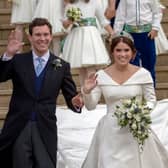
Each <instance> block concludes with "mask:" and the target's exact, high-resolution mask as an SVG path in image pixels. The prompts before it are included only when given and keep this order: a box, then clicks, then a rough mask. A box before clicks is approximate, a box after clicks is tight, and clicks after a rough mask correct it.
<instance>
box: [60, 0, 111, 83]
mask: <svg viewBox="0 0 168 168" xmlns="http://www.w3.org/2000/svg"><path fill="white" fill-rule="evenodd" d="M72 6H74V7H78V8H80V10H81V12H82V17H83V19H84V20H85V25H86V26H85V25H84V26H79V27H75V28H73V29H72V30H71V31H70V33H69V34H68V36H67V38H66V40H65V44H64V47H63V54H62V57H63V59H65V60H66V61H68V62H70V64H71V67H72V68H79V73H80V82H81V84H82V83H83V80H84V78H85V76H87V75H88V73H90V72H91V71H95V69H96V66H98V65H104V64H105V65H106V64H108V62H109V57H108V53H107V50H106V48H105V45H104V43H103V41H102V38H101V35H100V33H99V31H98V29H97V27H96V26H95V22H96V17H97V18H98V19H99V21H100V23H101V25H102V26H104V27H105V29H106V30H107V31H108V32H109V33H110V34H112V33H113V30H112V28H111V26H110V25H109V21H108V20H106V18H105V16H104V14H103V11H102V8H101V4H100V3H99V1H97V0H78V1H77V0H74V3H73V4H68V5H67V6H66V10H65V15H66V11H67V10H68V9H69V8H70V7H72ZM71 24H72V21H70V20H68V18H65V20H64V21H63V25H64V27H66V28H67V27H68V26H70V25H71Z"/></svg>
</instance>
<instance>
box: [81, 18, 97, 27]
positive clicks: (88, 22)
mask: <svg viewBox="0 0 168 168" xmlns="http://www.w3.org/2000/svg"><path fill="white" fill-rule="evenodd" d="M79 25H80V26H95V27H97V24H96V18H93V17H91V18H83V19H81V21H80V22H79Z"/></svg>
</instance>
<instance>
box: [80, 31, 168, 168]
mask: <svg viewBox="0 0 168 168" xmlns="http://www.w3.org/2000/svg"><path fill="white" fill-rule="evenodd" d="M111 51H112V56H113V59H114V63H113V64H112V65H110V66H109V67H107V68H106V69H104V70H99V71H98V72H97V75H95V74H91V75H90V76H89V78H88V79H86V80H85V84H84V86H83V89H82V92H83V98H84V102H85V106H86V107H87V108H88V109H89V110H92V109H94V108H96V105H97V103H98V101H99V98H100V96H101V94H103V96H104V99H105V102H106V105H107V114H106V115H105V116H104V117H102V119H101V120H100V121H99V123H98V125H97V127H96V131H95V133H94V136H93V139H92V143H91V145H90V148H89V151H88V154H87V156H86V159H85V161H84V163H83V165H82V168H135V167H136V168H167V165H168V152H167V151H166V149H165V148H164V146H163V145H162V144H161V142H160V140H159V139H158V138H157V136H156V135H155V133H154V132H153V131H151V134H150V135H149V137H148V139H146V141H145V144H144V146H143V151H142V152H141V151H140V150H139V146H138V143H137V141H136V140H135V139H134V138H133V136H132V134H131V133H130V132H129V130H128V128H127V127H124V128H120V126H119V125H118V123H117V118H116V117H114V116H113V114H114V111H115V107H116V105H118V104H119V102H120V100H121V99H124V98H132V97H134V96H136V97H137V98H138V99H140V100H141V99H142V98H144V99H146V101H147V104H148V106H149V107H150V108H154V105H155V103H156V97H155V91H154V87H153V81H152V78H151V75H150V73H149V72H148V71H147V70H145V69H144V68H140V67H137V66H134V65H132V64H130V63H129V62H130V60H131V59H132V58H133V57H134V56H135V53H136V50H135V48H134V45H133V41H132V39H131V37H130V36H129V35H128V34H125V33H124V34H118V36H116V37H114V38H113V40H112V45H111Z"/></svg>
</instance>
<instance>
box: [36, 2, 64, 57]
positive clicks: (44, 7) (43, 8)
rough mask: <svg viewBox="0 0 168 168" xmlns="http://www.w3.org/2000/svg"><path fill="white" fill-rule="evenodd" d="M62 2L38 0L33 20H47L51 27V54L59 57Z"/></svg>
mask: <svg viewBox="0 0 168 168" xmlns="http://www.w3.org/2000/svg"><path fill="white" fill-rule="evenodd" d="M63 4H64V0H38V4H37V7H36V11H35V14H34V18H36V17H42V18H46V19H48V20H49V22H50V23H51V25H52V27H53V32H52V33H53V43H52V45H53V47H52V49H53V52H54V53H55V54H56V55H57V56H59V54H60V40H61V35H63V34H62V33H61V32H62V21H61V20H62V18H63V8H64V7H63V6H64V5H63Z"/></svg>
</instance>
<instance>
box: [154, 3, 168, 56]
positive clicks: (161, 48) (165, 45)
mask: <svg viewBox="0 0 168 168" xmlns="http://www.w3.org/2000/svg"><path fill="white" fill-rule="evenodd" d="M159 6H160V22H161V21H162V17H163V12H164V10H165V6H163V5H162V4H161V3H160V2H159ZM155 43H156V53H157V54H163V53H166V52H168V39H167V37H166V35H165V33H164V30H163V28H162V25H161V24H160V28H159V31H158V36H157V37H156V38H155Z"/></svg>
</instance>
